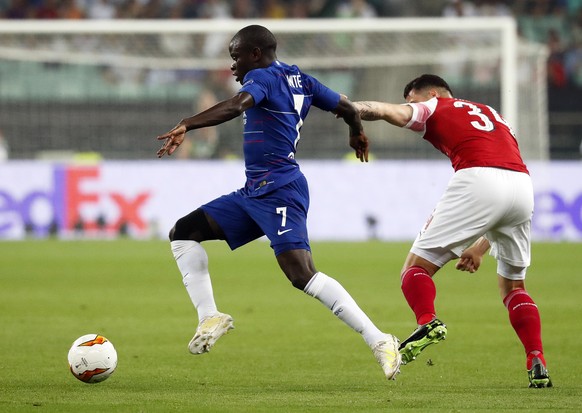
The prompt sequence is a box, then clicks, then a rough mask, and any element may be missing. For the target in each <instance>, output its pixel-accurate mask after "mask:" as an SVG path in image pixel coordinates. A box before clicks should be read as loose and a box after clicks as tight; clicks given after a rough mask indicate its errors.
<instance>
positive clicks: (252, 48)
mask: <svg viewBox="0 0 582 413" xmlns="http://www.w3.org/2000/svg"><path fill="white" fill-rule="evenodd" d="M228 51H229V53H230V57H232V59H233V60H234V62H233V63H232V65H231V66H230V69H231V70H232V73H233V75H234V76H235V77H236V81H237V82H240V83H242V82H243V79H244V77H245V75H246V74H247V73H248V72H249V71H250V70H252V69H256V68H259V67H267V66H269V65H270V64H271V63H272V62H273V60H275V59H276V58H277V54H276V51H277V39H275V36H273V33H271V32H270V31H269V29H267V28H266V27H263V26H259V25H256V24H253V25H251V26H247V27H244V28H242V29H241V30H239V31H238V33H237V34H235V35H234V37H233V38H232V40H231V41H230V45H229V47H228Z"/></svg>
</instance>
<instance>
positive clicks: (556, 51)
mask: <svg viewBox="0 0 582 413" xmlns="http://www.w3.org/2000/svg"><path fill="white" fill-rule="evenodd" d="M547 45H548V50H549V53H550V54H549V57H548V80H549V82H550V85H551V86H555V87H564V86H566V84H567V78H566V68H565V67H564V49H565V45H564V43H563V42H562V39H561V38H560V34H559V33H558V31H557V30H554V29H550V30H549V31H548V41H547Z"/></svg>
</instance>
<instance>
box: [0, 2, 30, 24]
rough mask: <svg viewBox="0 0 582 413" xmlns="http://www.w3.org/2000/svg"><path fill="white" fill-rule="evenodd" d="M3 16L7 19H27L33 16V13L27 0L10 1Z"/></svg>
mask: <svg viewBox="0 0 582 413" xmlns="http://www.w3.org/2000/svg"><path fill="white" fill-rule="evenodd" d="M3 16H4V18H5V19H15V20H16V19H27V18H30V17H32V16H33V11H32V8H31V7H30V6H29V4H28V1H26V0H10V3H9V5H8V7H7V8H6V10H4V13H3Z"/></svg>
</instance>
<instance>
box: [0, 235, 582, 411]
mask: <svg viewBox="0 0 582 413" xmlns="http://www.w3.org/2000/svg"><path fill="white" fill-rule="evenodd" d="M408 247H409V244H408V243H404V244H399V243H380V242H369V243H315V244H314V245H313V253H314V258H315V263H316V265H317V267H318V269H320V270H322V271H324V272H326V273H328V274H329V275H331V276H333V277H335V278H336V279H338V280H339V281H340V282H341V283H342V284H343V285H344V286H345V287H346V288H347V289H348V291H350V292H351V293H352V295H353V296H354V298H355V299H356V300H357V301H358V302H359V303H360V305H361V307H362V308H363V309H364V310H365V311H366V312H367V313H368V314H369V315H370V317H371V318H372V319H373V320H374V321H375V322H376V323H377V324H378V326H379V327H380V328H381V329H383V330H385V331H388V332H392V333H394V334H396V335H397V336H399V337H400V338H405V337H406V336H408V334H409V333H410V332H411V331H412V329H413V328H414V318H413V315H412V312H411V311H410V310H409V308H408V306H407V305H406V302H405V300H404V298H403V296H402V295H401V292H400V286H399V271H400V267H401V264H402V261H403V259H404V256H405V254H406V253H407V251H408ZM206 248H207V250H208V253H209V256H210V270H211V273H212V274H213V281H214V290H215V294H216V297H217V302H218V305H219V308H220V309H221V310H222V311H224V312H228V313H230V314H232V315H233V316H234V319H235V325H236V329H235V330H234V331H233V332H231V333H230V334H229V335H227V336H225V337H223V338H222V339H221V340H220V342H219V343H218V344H217V346H216V347H215V348H214V349H213V350H212V352H211V353H210V354H206V355H202V356H192V355H190V354H189V353H188V351H187V343H188V341H189V340H190V338H191V336H192V334H193V332H194V329H195V327H196V324H197V322H196V316H195V312H194V309H193V307H192V306H191V304H190V301H189V299H188V297H187V294H186V292H185V290H184V287H183V286H182V283H181V277H180V275H179V273H178V271H177V268H176V265H175V263H174V260H173V258H172V256H171V253H170V250H169V245H168V243H166V242H162V241H141V242H139V241H129V240H121V241H109V242H107V241H103V242H99V241H76V242H59V241H26V242H3V243H0V251H1V252H0V328H1V330H0V357H1V360H0V411H1V412H79V411H91V410H94V411H107V412H198V411H200V412H274V411H277V412H279V411H280V412H311V411H314V412H315V411H317V412H381V411H382V412H384V411H394V412H401V411H402V412H461V411H466V412H479V411H487V412H515V411H521V410H522V411H529V412H536V411H546V412H555V411H563V410H572V411H582V377H581V372H582V361H581V358H580V349H581V347H580V346H581V344H580V343H581V341H582V340H581V338H582V333H581V332H580V330H581V328H580V327H581V321H580V316H581V313H582V311H581V310H582V301H581V299H580V293H581V292H582V277H581V274H580V268H582V253H581V252H582V247H581V246H580V244H567V243H558V244H535V245H534V248H533V258H534V261H533V265H532V267H531V269H530V271H529V274H528V287H529V290H530V292H531V294H532V296H533V297H534V299H535V300H536V301H537V303H538V305H539V307H540V309H541V314H542V320H543V323H544V324H543V335H544V339H545V347H546V348H545V352H546V357H547V360H548V363H549V369H550V372H551V375H552V378H553V381H554V384H555V387H554V388H552V389H529V388H527V378H526V373H525V363H524V359H525V357H524V354H523V353H522V352H523V350H522V347H521V344H520V343H519V341H518V339H517V337H516V336H515V334H514V332H513V330H512V329H511V327H510V325H509V323H508V319H507V312H506V310H505V308H504V307H503V305H502V304H501V301H500V298H499V297H498V293H497V282H496V277H495V275H494V273H495V263H494V261H493V260H492V259H491V258H488V259H486V260H485V263H484V266H483V268H482V269H481V270H480V271H479V273H477V274H474V275H468V274H467V273H461V272H458V271H455V270H454V268H453V266H452V265H451V264H449V266H447V267H445V269H443V270H441V272H440V273H439V274H438V276H437V277H436V283H437V287H438V296H437V309H438V311H439V316H440V317H441V318H442V319H443V320H444V321H445V322H446V323H447V324H448V326H449V335H448V338H447V340H445V341H444V342H441V343H439V344H438V345H436V346H433V347H430V348H429V349H427V350H426V351H425V353H423V354H422V355H421V356H420V358H419V360H417V361H415V362H414V363H411V364H409V365H407V366H403V368H402V374H401V375H400V376H398V379H397V380H396V381H394V382H388V381H386V380H385V379H384V377H383V375H382V372H381V369H380V367H379V366H378V365H377V364H376V362H375V360H374V358H373V356H372V353H371V352H370V350H369V349H368V348H367V346H366V345H365V343H364V342H363V340H362V339H361V338H360V337H359V336H358V334H356V333H354V332H353V331H351V330H350V329H348V328H347V327H346V326H344V325H343V323H341V322H340V321H339V320H337V319H335V317H333V316H332V315H331V314H330V312H329V311H328V310H327V309H326V308H325V307H323V306H322V305H321V304H320V303H319V302H317V301H316V300H314V299H312V298H311V297H308V296H307V295H305V294H303V293H301V292H300V291H297V290H295V289H293V288H292V287H291V286H290V284H289V283H288V281H286V279H285V278H284V276H283V275H282V273H281V272H280V270H279V268H278V267H277V264H276V262H275V260H274V259H273V256H272V253H271V250H270V248H269V246H268V244H267V243H265V242H261V241H259V242H255V243H252V244H250V245H247V246H245V247H243V248H241V249H239V250H237V251H235V252H231V251H230V250H228V248H227V247H226V245H224V244H223V243H219V242H212V243H206ZM93 332H98V333H101V334H103V335H105V336H106V337H108V338H109V339H110V340H111V341H112V342H113V343H114V345H115V346H116V348H117V351H118V354H119V366H118V368H117V371H116V372H115V374H114V375H113V376H112V377H111V378H109V379H108V380H107V381H105V382H102V383H99V384H85V383H82V382H80V381H77V380H76V379H75V378H74V377H73V376H72V375H71V374H70V373H69V371H68V366H67V360H66V356H67V351H68V349H69V346H70V345H71V343H72V342H73V341H74V340H75V339H76V338H77V337H78V336H81V335H83V334H86V333H93ZM429 360H430V362H428V361H429ZM427 362H428V363H427Z"/></svg>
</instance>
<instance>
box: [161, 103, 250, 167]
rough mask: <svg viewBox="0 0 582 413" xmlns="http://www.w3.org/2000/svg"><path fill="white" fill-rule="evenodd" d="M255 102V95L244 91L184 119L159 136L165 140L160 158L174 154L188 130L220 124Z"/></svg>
mask: <svg viewBox="0 0 582 413" xmlns="http://www.w3.org/2000/svg"><path fill="white" fill-rule="evenodd" d="M254 104H255V103H254V99H253V97H252V96H251V95H250V94H249V93H246V92H242V93H238V94H237V95H235V96H233V97H231V98H230V99H226V100H223V101H221V102H218V103H217V104H216V105H214V106H212V107H210V108H208V109H206V110H204V111H202V112H200V113H197V114H196V115H194V116H191V117H189V118H186V119H182V120H181V121H180V123H178V124H177V125H176V126H175V127H174V128H173V129H172V130H170V131H169V132H166V133H164V134H163V135H160V136H158V137H157V139H158V140H159V141H164V144H163V145H162V147H161V148H160V150H158V153H157V155H158V158H161V157H162V156H164V155H165V154H168V155H172V154H173V153H174V151H175V150H176V149H177V148H178V146H180V145H181V144H182V142H184V138H185V134H186V132H188V131H190V130H193V129H201V128H206V127H209V126H216V125H220V124H221V123H224V122H227V121H229V120H231V119H234V118H236V117H238V116H240V115H241V114H242V113H243V112H244V111H245V110H247V109H249V108H251V107H253V106H254Z"/></svg>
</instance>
